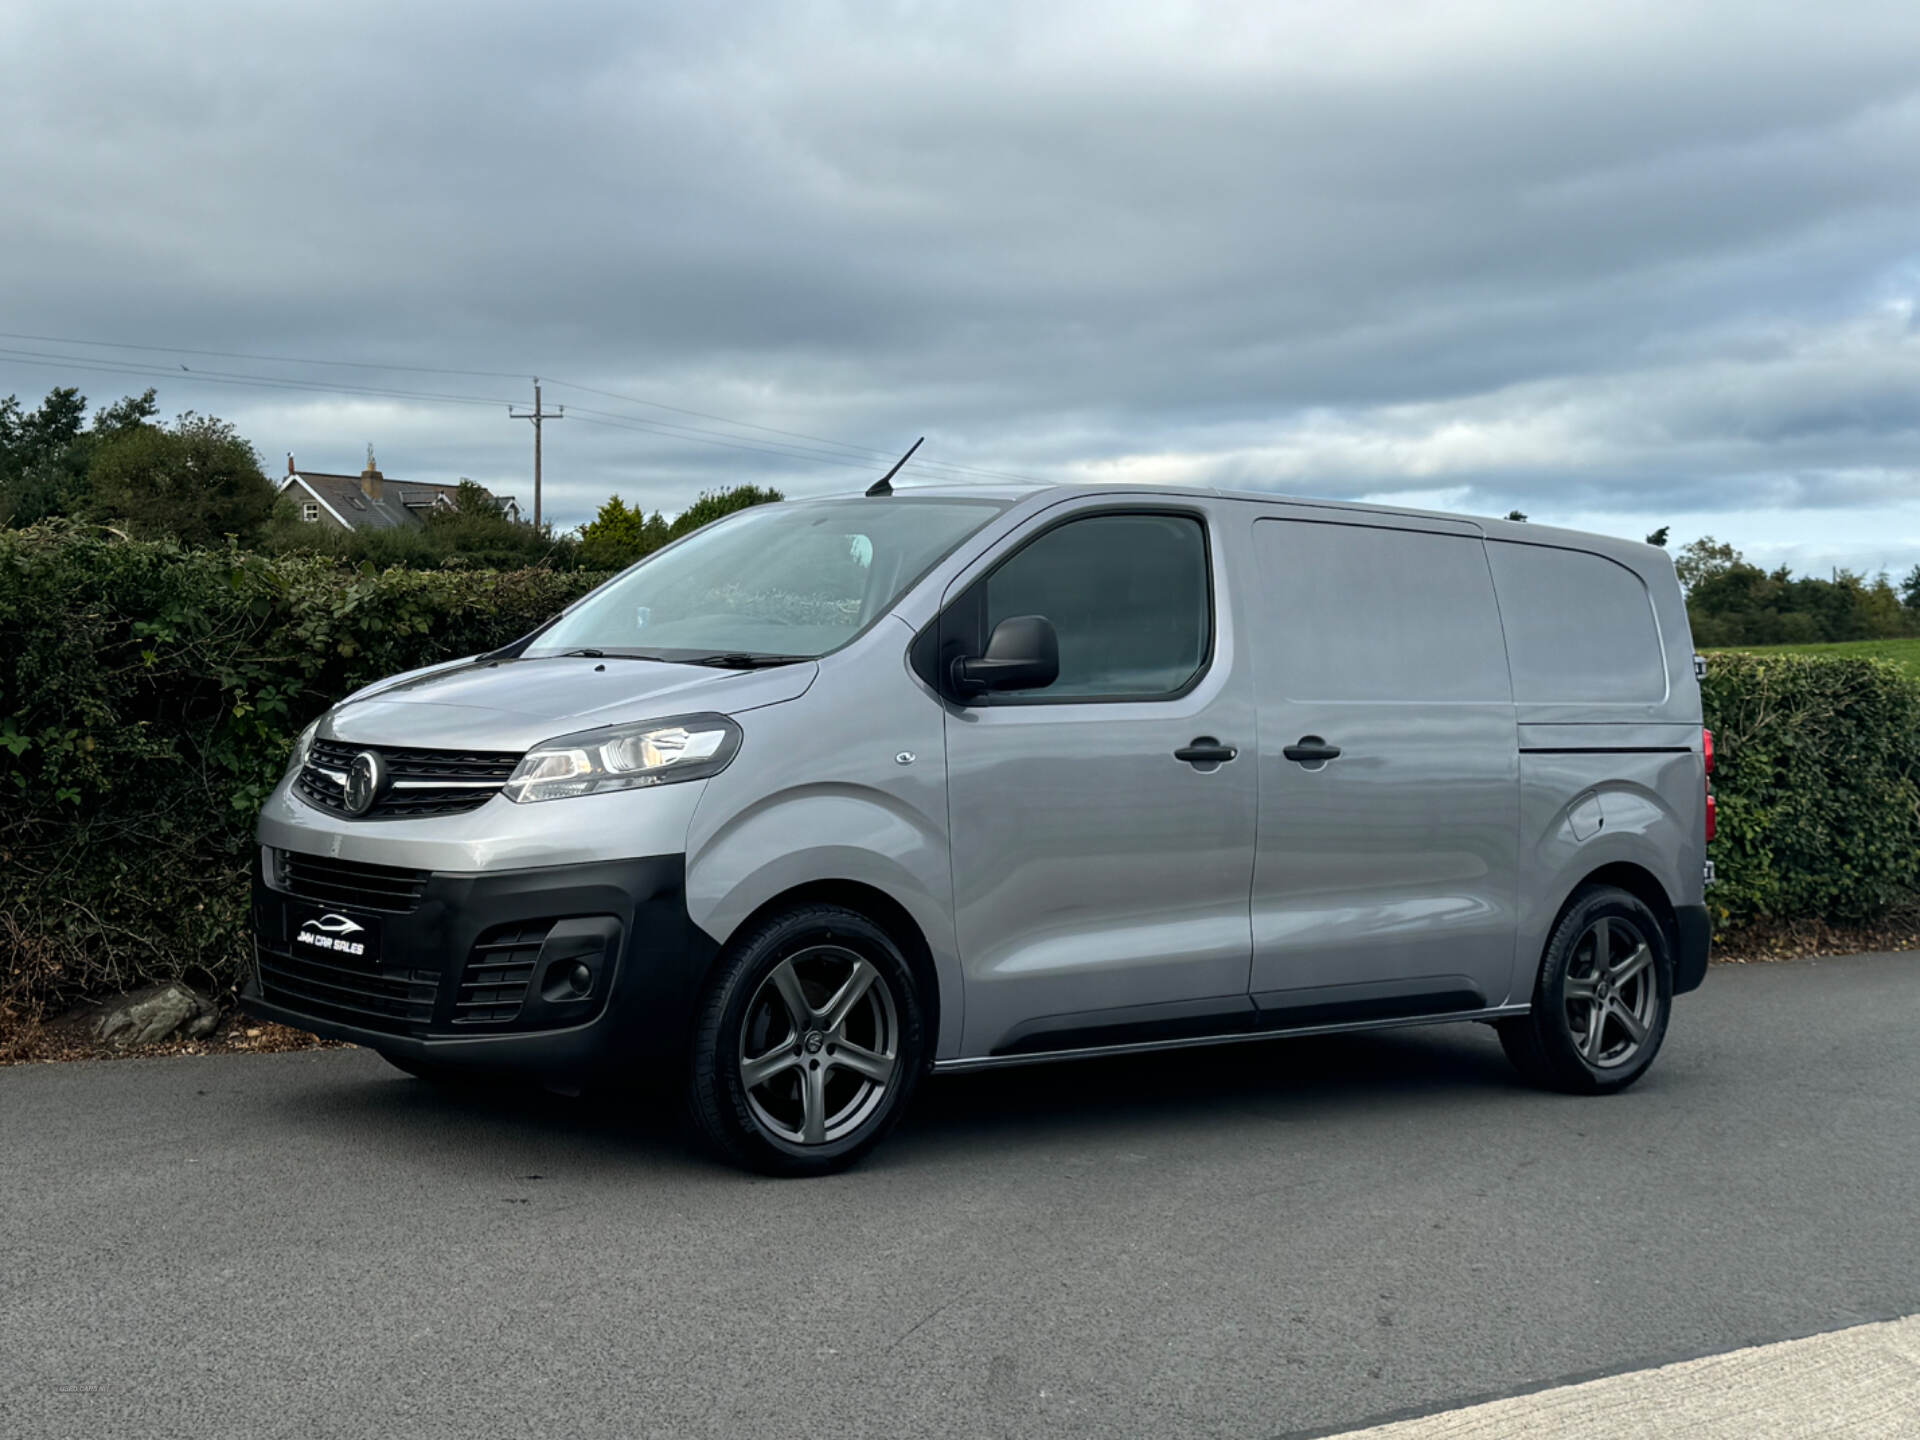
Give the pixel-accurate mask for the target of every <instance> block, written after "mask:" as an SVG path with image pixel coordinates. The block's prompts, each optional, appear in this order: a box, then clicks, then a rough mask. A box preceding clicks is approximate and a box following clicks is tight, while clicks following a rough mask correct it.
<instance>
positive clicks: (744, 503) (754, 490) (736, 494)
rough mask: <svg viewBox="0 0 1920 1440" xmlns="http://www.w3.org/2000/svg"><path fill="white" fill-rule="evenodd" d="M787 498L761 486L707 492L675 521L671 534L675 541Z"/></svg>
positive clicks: (701, 493)
mask: <svg viewBox="0 0 1920 1440" xmlns="http://www.w3.org/2000/svg"><path fill="white" fill-rule="evenodd" d="M786 498H787V497H786V496H784V495H782V494H781V493H780V492H779V491H778V490H773V489H768V488H766V487H764V486H760V485H735V486H734V487H733V488H732V489H731V490H703V491H701V492H700V498H699V499H698V500H696V501H694V502H693V504H691V505H689V506H688V507H687V508H686V509H684V510H682V511H681V512H680V513H679V514H678V515H676V516H674V517H673V524H672V525H671V526H669V527H668V531H667V533H668V534H669V535H671V536H672V537H673V538H674V539H675V540H678V539H679V538H680V537H681V536H682V535H685V534H686V533H687V532H688V531H690V530H698V529H699V528H700V527H701V526H702V525H708V524H711V523H712V522H713V521H715V520H718V519H719V518H720V517H721V516H722V515H731V514H732V513H733V512H734V511H736V510H745V509H746V508H747V507H748V506H750V505H769V504H772V503H773V502H774V501H776V500H784V499H786Z"/></svg>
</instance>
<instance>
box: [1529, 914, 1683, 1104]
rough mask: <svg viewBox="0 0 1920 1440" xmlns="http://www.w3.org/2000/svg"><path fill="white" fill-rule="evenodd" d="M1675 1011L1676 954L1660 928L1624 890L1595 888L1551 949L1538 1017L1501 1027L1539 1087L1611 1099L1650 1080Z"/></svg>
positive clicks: (1543, 965) (1537, 997) (1537, 1000)
mask: <svg viewBox="0 0 1920 1440" xmlns="http://www.w3.org/2000/svg"><path fill="white" fill-rule="evenodd" d="M1672 1008H1673V954H1672V950H1671V947H1670V946H1669V945H1668V943H1667V932H1666V930H1665V929H1664V928H1663V927H1662V926H1661V924H1660V921H1659V920H1658V918H1657V917H1656V916H1655V915H1654V913H1653V912H1652V911H1651V910H1649V909H1648V908H1647V907H1646V905H1645V904H1644V903H1642V902H1641V901H1640V900H1639V899H1638V898H1637V897H1635V896H1633V895H1631V894H1629V893H1628V892H1626V891H1625V890H1620V889H1616V888H1614V887H1613V886H1610V885H1593V886H1588V887H1586V888H1584V889H1582V890H1579V891H1577V892H1576V893H1575V894H1574V897H1573V899H1572V900H1571V901H1570V902H1569V903H1568V905H1567V908H1566V910H1565V912H1564V913H1562V915H1561V917H1560V921H1559V923H1558V924H1557V925H1555V926H1554V928H1553V934H1552V936H1551V937H1550V938H1549V939H1548V941H1547V948H1546V953H1545V954H1544V955H1543V956H1542V957H1541V962H1540V978H1539V981H1538V983H1537V984H1536V985H1535V987H1534V992H1533V1009H1532V1011H1531V1012H1530V1013H1529V1014H1526V1015H1523V1016H1520V1017H1518V1018H1516V1019H1512V1020H1503V1021H1501V1022H1500V1027H1499V1028H1500V1043H1501V1045H1502V1047H1503V1048H1504V1049H1505V1050H1506V1052H1507V1058H1508V1059H1510V1060H1512V1061H1513V1063H1514V1066H1515V1067H1516V1068H1517V1069H1518V1070H1519V1071H1520V1073H1521V1074H1522V1075H1524V1076H1525V1077H1526V1078H1527V1079H1528V1080H1531V1081H1532V1082H1533V1083H1534V1084H1536V1085H1543V1086H1545V1087H1547V1088H1549V1089H1553V1090H1565V1091H1569V1092H1572V1093H1574V1094H1580V1095H1605V1094H1610V1093H1612V1092H1614V1091H1616V1090H1624V1089H1626V1087H1627V1086H1629V1085H1631V1084H1632V1083H1633V1082H1634V1081H1635V1080H1638V1079H1639V1078H1640V1077H1641V1076H1642V1075H1644V1074H1645V1073H1646V1071H1647V1067H1648V1066H1649V1065H1651V1064H1652V1063H1653V1057H1654V1056H1655V1055H1656V1054H1658V1053H1659V1050H1660V1042H1661V1041H1662V1040H1664V1039H1665V1038H1666V1034H1667V1016H1668V1013H1669V1011H1670V1010H1671V1009H1672Z"/></svg>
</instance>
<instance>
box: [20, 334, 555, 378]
mask: <svg viewBox="0 0 1920 1440" xmlns="http://www.w3.org/2000/svg"><path fill="white" fill-rule="evenodd" d="M0 340H33V341H37V342H39V343H41V344H44V345H87V346H91V347H92V348H94V349H96V350H147V351H151V352H153V353H154V354H158V355H210V356H213V357H215V358H216V359H221V360H263V361H266V362H267V363H269V364H273V365H335V366H340V367H342V368H345V369H350V370H411V371H413V372H414V373H415V374H418V375H477V376H481V377H483V378H485V379H488V380H521V379H524V378H525V377H524V376H523V375H521V374H519V373H518V372H515V371H510V370H448V369H445V368H443V367H441V366H437V365H398V364H391V363H387V362H384V361H374V360H315V359H313V358H312V357H311V356H294V355H250V354H247V353H246V352H244V351H240V350H190V349H188V348H187V347H186V346H184V345H136V344H134V343H133V342H132V341H130V340H76V339H74V338H73V337H72V336H68V335H21V334H17V333H15V332H14V331H11V330H0Z"/></svg>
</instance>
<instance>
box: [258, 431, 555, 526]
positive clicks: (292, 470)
mask: <svg viewBox="0 0 1920 1440" xmlns="http://www.w3.org/2000/svg"><path fill="white" fill-rule="evenodd" d="M459 490H460V487H459V486H458V485H441V484H438V483H435V482H431V481H425V480H389V479H388V478H387V477H386V476H384V475H382V474H381V473H380V471H379V469H378V468H377V467H376V466H375V465H374V463H373V447H372V446H371V445H369V446H368V447H367V468H366V469H364V470H362V471H361V472H360V473H359V474H358V475H329V474H326V473H324V472H322V471H318V470H302V469H300V468H299V467H298V466H296V465H295V464H294V463H293V455H292V454H291V452H289V454H288V455H287V474H286V478H285V479H283V480H282V481H281V482H280V493H281V494H282V495H285V496H289V497H290V498H291V499H292V500H293V501H294V503H295V504H296V505H298V506H299V507H300V518H301V519H302V520H306V521H309V522H311V523H314V524H321V525H332V526H337V527H338V528H340V529H342V530H399V529H406V528H409V527H412V528H416V529H417V528H418V527H419V526H421V525H424V524H425V523H426V517H427V514H428V512H430V511H432V510H434V509H439V508H444V509H448V510H451V509H452V508H453V502H454V497H455V496H456V495H457V494H458V493H459ZM487 498H488V499H490V500H492V501H493V503H494V504H496V505H498V506H499V507H500V509H501V512H502V513H503V514H505V515H506V517H507V518H508V519H509V520H518V519H519V518H520V506H519V504H518V502H517V501H515V499H514V498H513V496H511V495H495V494H493V492H492V491H488V492H487Z"/></svg>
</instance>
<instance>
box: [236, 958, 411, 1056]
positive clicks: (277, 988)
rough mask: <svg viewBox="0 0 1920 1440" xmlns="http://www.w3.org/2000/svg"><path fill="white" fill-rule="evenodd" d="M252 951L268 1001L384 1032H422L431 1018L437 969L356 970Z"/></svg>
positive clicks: (302, 1011) (316, 1016) (344, 1023)
mask: <svg viewBox="0 0 1920 1440" xmlns="http://www.w3.org/2000/svg"><path fill="white" fill-rule="evenodd" d="M256 955H257V957H258V960H259V968H260V993H261V996H262V997H263V998H264V999H265V1000H266V1001H267V1002H268V1003H269V1004H272V1005H284V1006H286V1007H287V1008H288V1009H289V1010H297V1011H299V1012H300V1013H301V1014H302V1015H311V1016H313V1017H314V1018H315V1019H316V1020H332V1021H334V1022H336V1023H338V1024H342V1025H357V1026H359V1027H360V1028H361V1029H363V1030H378V1031H381V1032H383V1033H385V1034H388V1035H406V1034H410V1033H412V1032H414V1031H418V1030H424V1029H425V1028H426V1027H427V1025H428V1024H429V1023H431V1021H432V1020H433V1002H434V998H435V996H437V995H438V994H439V990H440V976H439V973H438V972H437V971H433V970H356V969H352V968H350V967H348V966H345V965H333V964H330V963H328V962H326V961H324V960H310V959H308V958H307V957H306V956H304V955H302V956H295V955H293V954H291V953H289V952H287V951H285V950H277V949H274V948H273V947H271V946H268V945H264V944H263V945H259V946H257V947H256Z"/></svg>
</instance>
